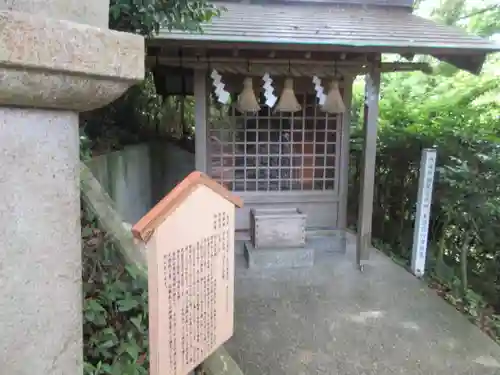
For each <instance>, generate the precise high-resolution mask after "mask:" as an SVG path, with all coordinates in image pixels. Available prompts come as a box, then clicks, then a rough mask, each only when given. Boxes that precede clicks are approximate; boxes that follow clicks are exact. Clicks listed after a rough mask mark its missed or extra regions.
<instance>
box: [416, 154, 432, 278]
mask: <svg viewBox="0 0 500 375" xmlns="http://www.w3.org/2000/svg"><path fill="white" fill-rule="evenodd" d="M435 170H436V150H435V149H432V148H426V149H424V150H423V151H422V159H421V161H420V173H419V179H418V196H417V215H416V219H415V228H414V231H413V250H412V256H411V270H412V272H413V274H414V275H415V276H417V277H422V276H424V273H425V258H426V256H427V237H428V234H429V217H430V212H431V204H432V187H433V183H434V172H435Z"/></svg>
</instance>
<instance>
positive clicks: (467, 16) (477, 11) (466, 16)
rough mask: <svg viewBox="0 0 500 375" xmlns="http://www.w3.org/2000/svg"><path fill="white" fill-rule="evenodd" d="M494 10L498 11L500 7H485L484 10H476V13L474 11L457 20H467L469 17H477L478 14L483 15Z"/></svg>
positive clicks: (496, 5) (497, 5)
mask: <svg viewBox="0 0 500 375" xmlns="http://www.w3.org/2000/svg"><path fill="white" fill-rule="evenodd" d="M495 9H500V5H499V4H495V5H490V6H488V7H486V8H483V9H479V10H476V11H474V12H472V13H469V14H466V15H465V16H462V17H460V18H458V20H464V19H467V18H471V17H474V16H477V15H479V14H483V13H486V12H489V11H490V10H495Z"/></svg>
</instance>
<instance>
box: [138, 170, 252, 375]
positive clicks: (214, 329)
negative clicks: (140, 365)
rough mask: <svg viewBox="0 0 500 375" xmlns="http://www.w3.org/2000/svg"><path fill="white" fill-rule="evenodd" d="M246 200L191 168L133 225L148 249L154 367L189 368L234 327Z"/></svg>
mask: <svg viewBox="0 0 500 375" xmlns="http://www.w3.org/2000/svg"><path fill="white" fill-rule="evenodd" d="M241 206H242V201H241V200H240V198H238V197H236V196H234V195H233V194H232V193H231V192H229V191H228V190H226V189H225V188H224V187H222V186H221V185H219V184H217V183H216V182H215V181H213V180H211V179H210V178H209V177H207V176H206V175H204V174H203V173H200V172H193V173H191V174H190V175H189V176H188V177H187V178H186V179H184V180H183V181H182V182H181V183H180V184H179V185H177V186H176V187H175V188H174V189H173V190H172V191H171V192H170V193H169V194H168V195H167V196H166V197H165V198H163V199H162V200H161V201H160V202H159V203H158V204H157V205H156V206H155V207H153V209H152V210H151V211H150V212H148V213H147V214H146V215H145V216H144V217H143V218H142V219H141V220H140V221H139V222H138V223H137V224H136V225H135V226H134V227H133V228H132V232H133V234H134V236H135V237H136V238H137V239H139V240H140V241H142V242H143V244H144V246H145V247H146V251H147V254H148V284H149V345H150V374H151V375H186V374H187V373H189V372H190V371H191V370H193V369H194V368H195V367H196V366H197V365H199V364H200V363H201V362H203V361H204V360H205V359H206V358H207V357H208V356H209V355H210V354H211V353H212V352H214V351H215V350H216V349H217V347H219V346H220V345H222V344H223V343H224V342H225V341H226V340H227V339H229V338H230V337H231V335H232V334H233V302H234V218H235V207H241Z"/></svg>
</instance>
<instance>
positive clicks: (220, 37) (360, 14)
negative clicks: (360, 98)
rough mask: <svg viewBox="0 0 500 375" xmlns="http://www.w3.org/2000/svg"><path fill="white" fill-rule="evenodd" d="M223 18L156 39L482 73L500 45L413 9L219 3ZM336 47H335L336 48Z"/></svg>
mask: <svg viewBox="0 0 500 375" xmlns="http://www.w3.org/2000/svg"><path fill="white" fill-rule="evenodd" d="M214 4H216V5H217V6H219V7H223V8H224V9H225V10H223V11H222V13H221V16H220V17H214V18H213V19H212V21H211V22H210V23H206V24H204V25H203V33H194V32H186V31H180V30H171V31H169V30H161V31H160V33H159V35H158V36H157V37H156V38H155V39H157V40H159V39H160V40H177V41H184V42H186V43H191V42H193V43H194V42H203V43H204V44H206V43H207V42H211V43H233V44H235V43H238V44H249V43H252V44H255V43H259V44H262V45H264V46H266V45H267V47H268V48H273V47H275V46H276V45H279V44H282V45H286V44H288V45H290V44H293V45H300V46H303V47H304V48H305V47H311V46H316V47H322V48H323V49H324V48H326V47H328V48H331V49H332V50H333V49H335V50H353V49H355V50H356V51H360V52H363V51H366V52H380V53H402V54H403V53H404V54H408V53H414V54H416V53H418V54H420V53H421V54H430V55H433V56H435V57H437V58H440V59H442V60H445V61H448V62H450V63H452V64H454V65H456V66H458V67H459V68H462V69H467V70H470V71H478V70H479V69H480V68H481V66H482V64H483V62H484V59H485V56H486V54H487V53H490V52H495V51H500V44H498V43H496V42H494V41H492V40H489V39H485V38H481V37H478V36H475V35H470V34H467V33H466V32H465V31H464V30H462V29H460V28H458V27H452V26H447V25H442V24H439V23H436V22H434V21H431V20H428V19H425V18H422V17H419V16H417V15H414V14H412V12H411V8H405V7H395V6H384V7H383V6H367V5H345V4H344V5H343V4H331V3H320V4H317V3H316V4H315V3H294V4H283V3H282V4H279V3H266V4H262V3H261V4H256V3H249V2H245V3H242V2H224V3H222V2H221V3H219V2H216V3H214ZM333 47H335V48H333Z"/></svg>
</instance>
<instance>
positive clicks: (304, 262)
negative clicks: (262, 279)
mask: <svg viewBox="0 0 500 375" xmlns="http://www.w3.org/2000/svg"><path fill="white" fill-rule="evenodd" d="M245 259H246V261H247V267H248V268H250V269H269V268H298V267H311V266H312V265H313V264H314V249H313V248H311V247H307V246H304V247H288V248H287V247H285V248H258V249H256V248H255V247H254V246H253V245H252V243H251V242H250V241H245Z"/></svg>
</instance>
